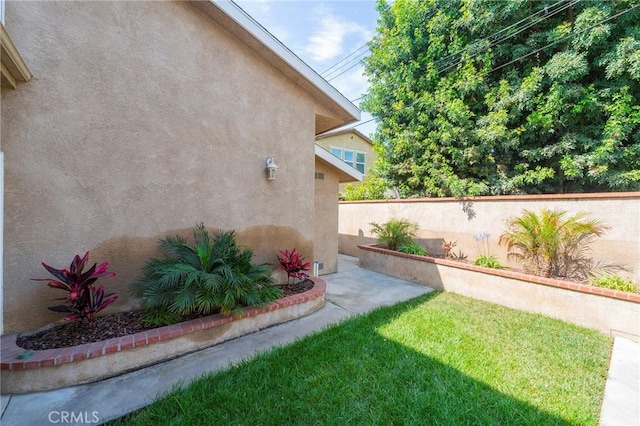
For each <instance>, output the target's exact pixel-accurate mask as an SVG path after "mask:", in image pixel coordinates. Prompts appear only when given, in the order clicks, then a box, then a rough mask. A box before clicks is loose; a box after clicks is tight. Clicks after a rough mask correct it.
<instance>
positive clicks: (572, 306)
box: [359, 245, 640, 340]
mask: <svg viewBox="0 0 640 426" xmlns="http://www.w3.org/2000/svg"><path fill="white" fill-rule="evenodd" d="M359 249H360V252H359V257H360V266H361V267H362V268H366V269H370V270H372V271H376V272H380V273H383V274H386V275H391V276H394V277H397V278H401V279H404V280H407V281H411V282H413V283H416V284H421V285H425V286H429V287H431V288H435V289H439V290H446V291H451V292H454V293H458V294H461V295H464V296H469V297H472V298H474V299H479V300H484V301H487V302H492V303H497V304H500V305H503V306H507V307H509V308H514V309H520V310H523V311H528V312H534V313H540V314H544V315H548V316H550V317H553V318H558V319H561V320H565V321H568V322H571V323H574V324H577V325H581V326H584V327H588V328H592V329H596V330H599V331H601V332H603V333H606V334H610V335H620V336H625V337H627V338H632V339H634V340H639V339H640V294H634V293H627V292H622V291H614V290H609V289H604V288H599V287H592V286H589V285H583V284H577V283H574V282H569V281H562V280H556V279H550V278H543V277H536V276H532V275H526V274H522V273H518V272H513V271H507V270H497V269H489V268H483V267H480V266H475V265H471V264H465V263H460V262H455V261H451V260H444V259H438V258H430V257H424V256H413V255H408V254H404V253H399V252H396V251H391V250H386V249H383V248H380V247H376V246H373V245H363V246H360V247H359Z"/></svg>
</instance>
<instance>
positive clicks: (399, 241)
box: [370, 219, 418, 250]
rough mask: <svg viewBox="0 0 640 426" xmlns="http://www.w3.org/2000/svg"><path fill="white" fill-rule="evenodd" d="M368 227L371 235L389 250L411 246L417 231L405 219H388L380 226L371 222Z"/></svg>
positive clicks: (415, 226) (415, 227)
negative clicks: (404, 245)
mask: <svg viewBox="0 0 640 426" xmlns="http://www.w3.org/2000/svg"><path fill="white" fill-rule="evenodd" d="M370 225H371V233H372V234H374V235H375V236H376V237H378V242H380V243H381V244H383V245H384V246H386V247H387V248H388V249H389V250H397V249H398V247H400V246H401V245H403V244H411V243H412V242H413V239H414V238H415V237H416V232H417V231H418V225H416V224H415V223H412V222H409V221H408V220H405V219H390V220H389V221H388V222H386V223H383V224H382V225H380V224H378V223H375V222H372V223H371V224H370Z"/></svg>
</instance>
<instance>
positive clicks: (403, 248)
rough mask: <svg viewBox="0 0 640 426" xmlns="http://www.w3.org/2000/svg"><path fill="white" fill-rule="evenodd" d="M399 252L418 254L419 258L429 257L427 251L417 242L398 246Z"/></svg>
mask: <svg viewBox="0 0 640 426" xmlns="http://www.w3.org/2000/svg"><path fill="white" fill-rule="evenodd" d="M398 251H399V252H402V253H406V254H416V255H418V256H426V255H427V250H425V248H424V247H422V246H421V245H419V244H417V243H416V242H410V243H404V244H400V245H399V246H398Z"/></svg>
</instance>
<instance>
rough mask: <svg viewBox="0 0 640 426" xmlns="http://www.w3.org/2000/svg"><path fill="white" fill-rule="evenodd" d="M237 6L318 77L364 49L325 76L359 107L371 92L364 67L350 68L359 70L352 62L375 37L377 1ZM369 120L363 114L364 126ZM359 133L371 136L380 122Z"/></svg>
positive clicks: (260, 0) (251, 0) (264, 0)
mask: <svg viewBox="0 0 640 426" xmlns="http://www.w3.org/2000/svg"><path fill="white" fill-rule="evenodd" d="M235 1H236V3H237V4H238V5H239V6H240V7H242V8H243V9H244V10H245V11H246V12H247V13H249V14H250V15H251V16H253V18H255V19H256V20H257V21H258V22H259V23H260V24H262V26H263V27H265V28H266V29H267V30H268V31H269V32H270V33H271V34H273V35H274V36H276V37H277V38H278V39H279V40H280V41H282V42H283V43H284V44H285V45H286V46H287V47H288V48H289V49H291V51H293V53H295V54H296V55H298V56H299V57H300V58H301V59H302V60H303V61H305V62H306V63H307V64H308V65H310V66H311V67H312V68H313V69H315V70H316V71H317V72H318V73H319V74H322V73H323V72H325V71H326V70H327V69H328V68H330V67H332V66H334V65H336V63H338V61H340V60H341V59H343V58H345V57H346V56H347V55H349V54H351V53H353V52H354V51H356V50H357V49H358V48H360V50H358V51H357V52H356V55H354V56H352V57H350V58H348V59H347V60H345V61H344V62H343V63H341V64H339V65H338V66H336V67H334V68H333V69H332V70H330V71H329V72H327V73H325V74H324V75H323V76H325V78H326V79H327V80H330V83H331V84H332V85H333V86H334V87H336V88H337V89H338V90H340V91H341V92H342V93H343V94H344V95H345V96H346V97H347V98H348V99H349V100H352V101H354V104H355V105H356V106H357V105H358V104H359V101H358V100H356V99H357V98H360V97H361V96H362V94H363V93H365V92H366V90H367V80H366V78H365V77H364V76H363V75H362V66H361V65H357V66H355V67H353V68H351V69H348V68H350V67H352V66H353V65H356V61H350V60H351V59H354V57H356V56H358V55H359V54H361V53H365V52H368V50H366V48H363V45H364V44H365V43H366V42H367V41H369V40H370V39H371V37H372V36H373V35H374V33H375V28H376V21H377V19H378V12H377V11H376V2H375V1H374V0H334V1H319V0H235ZM362 57H363V56H360V57H359V58H360V59H361V58H362ZM338 74H340V75H338ZM370 118H371V116H370V115H369V114H367V113H364V112H363V113H362V121H363V122H364V121H367V120H369V119H370ZM357 129H358V130H359V131H361V132H362V133H364V134H365V135H370V134H371V133H372V132H373V131H374V130H375V123H374V122H370V123H367V124H364V125H362V126H358V127H357Z"/></svg>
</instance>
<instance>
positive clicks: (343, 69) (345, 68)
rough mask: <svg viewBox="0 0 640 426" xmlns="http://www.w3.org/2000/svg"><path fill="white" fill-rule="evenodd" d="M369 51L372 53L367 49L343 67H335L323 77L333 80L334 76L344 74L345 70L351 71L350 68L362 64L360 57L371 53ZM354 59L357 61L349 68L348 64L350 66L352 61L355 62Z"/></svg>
mask: <svg viewBox="0 0 640 426" xmlns="http://www.w3.org/2000/svg"><path fill="white" fill-rule="evenodd" d="M369 53H370V51H368V50H365V51H364V52H362V53H360V54H359V55H358V56H356V57H355V58H353V59H352V60H350V61H349V62H347V63H345V64H344V65H343V66H341V67H339V68H336V69H334V70H333V71H331V72H330V73H328V74H326V75H324V76H323V77H324V79H325V80H327V81H331V80H333V79H334V78H336V77H337V76H339V75H342V74H344V73H345V72H347V71H349V70H350V69H352V68H353V67H355V66H358V65H360V64H361V63H362V59H360V57H362V56H364V55H367V54H369ZM354 61H355V63H354V64H353V65H351V66H349V67H348V68H347V66H348V65H349V64H350V63H352V62H354ZM335 73H338V74H335ZM332 74H334V75H332Z"/></svg>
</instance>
